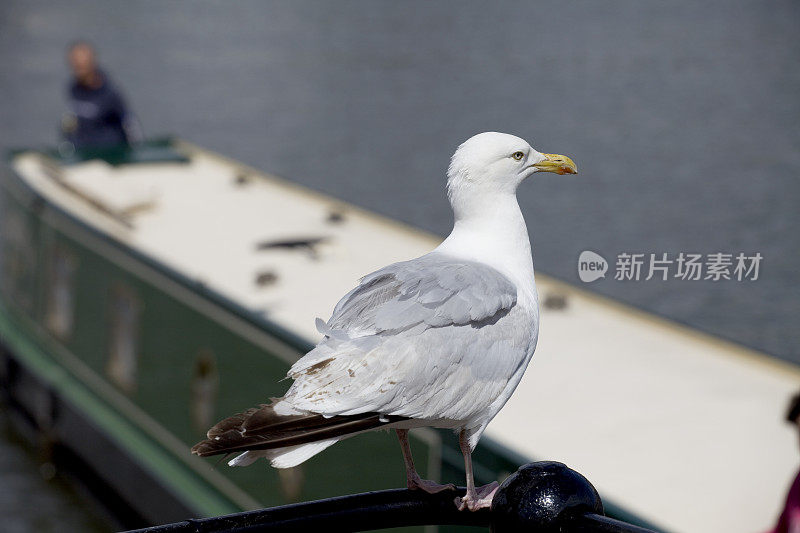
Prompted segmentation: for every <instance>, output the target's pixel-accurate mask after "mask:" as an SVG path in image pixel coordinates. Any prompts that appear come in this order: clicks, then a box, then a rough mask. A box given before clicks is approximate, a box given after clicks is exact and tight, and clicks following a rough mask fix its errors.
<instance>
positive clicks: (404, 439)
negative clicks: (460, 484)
mask: <svg viewBox="0 0 800 533" xmlns="http://www.w3.org/2000/svg"><path fill="white" fill-rule="evenodd" d="M395 431H396V432H397V438H398V439H400V448H401V449H402V450H403V461H405V463H406V483H407V485H408V488H409V489H411V490H416V489H421V490H424V491H425V492H427V493H428V494H436V493H437V492H442V491H443V490H455V488H456V487H455V485H453V484H452V483H451V484H448V485H439V484H438V483H436V482H435V481H429V480H427V479H422V478H421V477H419V474H417V469H416V468H414V459H413V458H412V457H411V446H409V445H408V430H407V429H396V430H395Z"/></svg>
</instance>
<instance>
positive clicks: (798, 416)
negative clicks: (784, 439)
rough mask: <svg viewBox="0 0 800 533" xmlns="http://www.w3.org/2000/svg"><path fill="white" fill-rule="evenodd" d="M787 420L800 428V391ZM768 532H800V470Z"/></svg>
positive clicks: (790, 407)
mask: <svg viewBox="0 0 800 533" xmlns="http://www.w3.org/2000/svg"><path fill="white" fill-rule="evenodd" d="M786 421H787V422H789V423H790V424H792V425H794V426H795V427H797V428H798V430H800V392H798V393H797V394H795V395H794V397H792V399H791V401H790V402H789V410H788V411H787V412H786ZM767 533H800V472H798V474H797V476H796V477H795V478H794V481H793V482H792V486H791V487H789V494H787V495H786V503H785V504H784V506H783V511H781V515H780V517H779V518H778V524H777V525H776V526H775V528H773V529H771V530H769V531H768V532H767Z"/></svg>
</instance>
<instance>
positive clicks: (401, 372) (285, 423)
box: [192, 132, 577, 511]
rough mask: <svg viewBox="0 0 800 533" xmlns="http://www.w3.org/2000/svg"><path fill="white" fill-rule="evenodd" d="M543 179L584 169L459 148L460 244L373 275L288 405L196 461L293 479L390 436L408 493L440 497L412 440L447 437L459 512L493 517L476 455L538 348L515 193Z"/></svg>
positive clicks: (476, 144)
mask: <svg viewBox="0 0 800 533" xmlns="http://www.w3.org/2000/svg"><path fill="white" fill-rule="evenodd" d="M538 172H554V173H557V174H576V173H577V168H576V166H575V163H573V162H572V160H571V159H570V158H569V157H566V156H562V155H555V154H542V153H540V152H538V151H536V150H534V149H533V148H531V146H530V145H529V144H528V143H527V142H526V141H525V140H523V139H521V138H519V137H516V136H514V135H509V134H505V133H497V132H485V133H480V134H478V135H475V136H473V137H471V138H470V139H468V140H467V141H465V142H464V143H462V144H461V145H460V146H459V147H458V149H457V150H456V152H455V154H454V155H453V157H452V159H451V162H450V166H449V168H448V170H447V177H448V179H447V195H448V198H449V200H450V204H451V206H452V208H453V213H454V220H455V222H454V225H453V230H452V232H451V233H450V235H449V236H448V237H447V238H446V239H445V240H444V241H443V242H442V243H441V244H440V245H439V246H438V247H436V248H435V249H434V250H433V251H431V252H429V253H427V254H425V255H423V256H421V257H418V258H416V259H411V260H409V261H403V262H399V263H395V264H392V265H389V266H386V267H384V268H381V269H380V270H377V271H375V272H373V273H371V274H368V275H366V276H364V277H363V278H362V279H361V280H360V282H359V284H358V286H357V287H356V288H354V289H353V290H351V291H350V292H349V293H347V294H346V295H345V296H344V297H343V298H342V299H341V300H340V301H339V303H338V304H337V305H336V308H335V309H334V310H333V314H332V316H331V318H330V320H328V321H327V322H324V321H322V320H321V319H317V329H318V330H319V332H320V333H321V334H322V335H323V338H322V340H320V342H319V343H318V344H317V345H316V347H315V348H314V349H313V350H311V351H310V352H308V353H307V354H306V355H305V356H303V357H302V358H301V359H299V360H298V361H297V362H296V363H295V364H294V365H292V367H291V369H290V370H289V372H288V377H290V378H291V379H292V380H294V381H293V383H292V385H291V386H290V387H289V390H288V391H287V392H286V394H285V395H284V396H283V397H281V398H273V399H272V400H271V401H270V403H268V404H262V405H260V406H258V407H254V408H251V409H248V410H246V411H244V412H242V413H239V414H236V415H234V416H231V417H229V418H226V419H225V420H222V421H221V422H219V423H218V424H217V425H215V426H214V427H212V428H211V429H210V430H209V431H208V435H207V437H208V438H207V439H206V440H204V441H202V442H200V443H198V444H196V445H195V446H194V447H193V448H192V453H194V454H196V455H199V456H210V455H216V454H231V453H237V454H238V455H237V456H236V457H235V458H234V459H232V460H231V461H230V462H229V464H230V465H231V466H246V465H249V464H252V463H253V462H254V461H255V460H257V459H259V458H262V457H263V458H266V459H268V460H269V461H270V463H271V464H272V466H273V467H276V468H290V467H294V466H297V465H299V464H300V463H302V462H303V461H306V460H307V459H309V458H310V457H312V456H314V455H316V454H318V453H320V452H321V451H323V450H324V449H326V448H328V447H329V446H332V445H333V444H335V443H336V442H338V441H340V440H342V439H345V438H348V437H351V436H353V435H356V434H358V433H362V432H365V431H370V430H376V429H386V428H391V429H394V430H395V432H396V433H397V437H398V439H399V441H400V448H401V451H402V454H403V460H404V462H405V466H406V475H407V480H406V481H407V486H408V488H409V489H419V490H423V491H425V492H428V493H436V492H440V491H443V490H448V489H454V488H455V487H454V486H453V485H440V484H438V483H435V482H434V481H430V480H425V479H422V478H421V477H420V476H419V474H418V473H417V471H416V469H415V467H414V460H413V458H412V455H411V449H410V446H409V442H408V432H409V430H410V429H413V428H418V427H437V428H448V429H451V430H453V431H455V432H457V433H458V442H459V446H460V448H461V451H462V453H463V455H464V466H465V471H466V482H467V491H466V494H465V495H464V496H463V497H459V498H456V499H455V504H456V505H457V507H458V508H459V509H460V510H464V509H468V510H471V511H475V510H477V509H481V508H484V507H489V506H491V501H492V497H493V496H494V493H495V492H496V490H497V488H498V484H497V482H496V481H495V482H493V483H491V484H489V485H486V486H483V487H478V488H476V487H475V481H474V478H473V472H472V456H471V454H472V451H473V450H474V449H475V446H476V445H477V443H478V440H479V439H480V437H481V434H482V433H483V432H484V430H485V429H486V426H487V425H488V424H489V422H490V421H491V420H492V418H494V416H495V415H497V413H498V412H499V411H500V409H501V408H502V407H503V405H505V403H506V402H507V401H508V399H509V398H510V397H511V394H512V393H513V392H514V389H516V387H517V385H518V384H519V382H520V380H521V379H522V375H523V373H524V372H525V369H526V368H527V366H528V363H529V362H530V360H531V357H532V356H533V352H534V350H535V349H536V342H537V338H538V334H539V306H538V296H537V293H536V284H535V281H534V275H533V260H532V257H531V245H530V241H529V238H528V229H527V227H526V226H525V219H524V218H523V216H522V212H521V211H520V208H519V204H518V203H517V197H516V191H517V186H518V185H519V184H520V183H522V182H523V181H524V180H525V179H526V178H528V177H530V176H531V175H533V174H536V173H538Z"/></svg>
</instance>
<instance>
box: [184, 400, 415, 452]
mask: <svg viewBox="0 0 800 533" xmlns="http://www.w3.org/2000/svg"><path fill="white" fill-rule="evenodd" d="M402 420H407V418H405V417H402V416H384V415H381V414H378V413H363V414H359V415H350V416H332V417H329V418H326V417H324V416H322V415H318V414H313V413H309V414H302V415H279V414H277V413H276V412H275V410H274V409H273V406H272V404H270V405H266V404H263V405H261V406H259V407H253V408H250V409H248V410H246V411H244V412H241V413H238V414H235V415H233V416H231V417H228V418H226V419H224V420H222V421H220V422H219V423H218V424H216V425H215V426H214V427H212V428H211V429H209V430H208V434H207V436H208V438H207V439H206V440H204V441H201V442H198V443H197V444H195V445H194V446H193V447H192V453H193V454H195V455H199V456H201V457H207V456H210V455H219V454H228V453H238V452H244V451H247V450H273V449H275V448H285V447H287V446H297V445H299V444H308V443H310V442H316V441H319V440H325V439H331V438H334V437H342V436H345V435H349V434H351V433H358V432H360V431H367V430H370V429H377V428H380V427H382V426H387V425H389V424H392V423H395V422H400V421H402Z"/></svg>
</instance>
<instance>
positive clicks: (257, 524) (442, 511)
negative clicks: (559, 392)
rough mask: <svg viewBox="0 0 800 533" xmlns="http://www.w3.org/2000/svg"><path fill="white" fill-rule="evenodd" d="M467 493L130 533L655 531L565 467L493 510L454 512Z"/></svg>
mask: <svg viewBox="0 0 800 533" xmlns="http://www.w3.org/2000/svg"><path fill="white" fill-rule="evenodd" d="M463 493H464V489H463V488H462V489H459V490H458V491H445V492H442V493H439V494H434V495H431V494H426V493H424V492H421V491H410V490H405V489H394V490H384V491H378V492H368V493H365V494H354V495H350V496H341V497H338V498H330V499H327V500H319V501H314V502H307V503H298V504H293V505H285V506H282V507H273V508H271V509H262V510H258V511H248V512H244V513H236V514H232V515H228V516H220V517H214V518H202V519H193V520H185V521H183V522H178V523H175V524H168V525H164V526H155V527H150V528H145V529H139V530H136V531H135V532H129V533H217V532H226V533H256V532H270V533H273V532H300V531H309V530H312V529H315V528H324V531H326V533H329V532H345V531H347V532H350V531H370V530H373V529H383V528H392V527H407V526H421V525H465V526H483V527H490V528H491V530H492V531H493V532H494V533H512V532H513V533H518V532H525V531H528V532H531V533H557V532H558V533H588V532H596V533H654V532H653V531H651V530H649V529H644V528H640V527H638V526H634V525H632V524H627V523H625V522H621V521H618V520H613V519H610V518H608V517H605V516H603V504H602V502H601V500H600V496H599V495H598V494H597V491H596V490H595V489H594V487H593V486H592V484H591V483H589V481H587V480H586V478H584V477H583V476H582V475H580V474H579V473H577V472H575V471H574V470H571V469H569V468H567V467H566V466H565V465H563V464H562V463H556V462H550V461H542V462H538V463H531V464H528V465H525V466H523V467H522V468H520V469H519V470H517V472H515V473H514V474H512V475H511V476H509V477H508V479H506V480H505V481H504V482H503V484H502V485H500V489H499V490H498V491H497V494H496V495H495V497H494V500H493V501H492V508H491V509H483V510H480V511H477V512H469V511H458V510H457V509H456V506H455V504H454V501H453V500H454V498H455V497H456V496H458V495H463Z"/></svg>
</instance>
